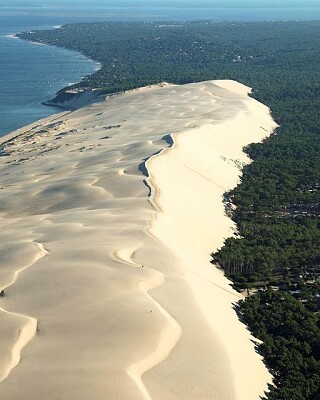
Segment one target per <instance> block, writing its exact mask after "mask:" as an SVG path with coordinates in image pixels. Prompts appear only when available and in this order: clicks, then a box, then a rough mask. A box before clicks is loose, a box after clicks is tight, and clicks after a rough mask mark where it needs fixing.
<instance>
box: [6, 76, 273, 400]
mask: <svg viewBox="0 0 320 400" xmlns="http://www.w3.org/2000/svg"><path fill="white" fill-rule="evenodd" d="M249 91H250V89H249V88H247V87H245V86H243V85H241V84H238V83H236V82H232V81H209V82H201V83H196V84H188V85H184V86H175V85H168V84H164V85H159V86H153V87H149V88H142V89H139V90H135V91H132V92H128V93H125V94H121V95H118V96H110V97H108V98H107V99H106V101H102V102H99V103H95V104H91V105H88V106H85V107H83V108H81V109H79V110H76V111H73V112H62V113H60V114H57V115H55V116H53V117H49V118H46V119H44V120H41V121H39V122H37V123H34V124H32V125H29V126H28V127H26V128H23V129H20V130H19V131H17V132H14V133H13V134H11V135H9V136H8V137H6V138H4V139H3V144H2V146H1V148H2V157H1V158H0V170H1V176H2V181H1V186H0V190H1V196H0V228H1V230H0V236H1V240H0V243H1V245H0V246H1V269H0V289H1V290H4V292H5V296H4V297H3V298H0V306H1V308H0V319H1V323H0V335H1V338H2V340H1V344H0V381H1V382H0V392H1V398H2V399H5V400H9V399H10V400H18V399H19V400H21V399H23V400H40V399H41V400H42V399H43V398H46V399H48V400H50V399H52V400H53V399H54V400H57V399H63V400H100V399H104V400H105V399H108V400H109V399H110V400H111V399H112V400H113V399H119V400H122V399H123V400H124V399H126V400H129V399H130V400H135V399H137V400H138V399H139V400H143V399H144V400H150V399H152V400H163V399H166V400H169V399H170V400H178V399H184V400H189V399H190V400H191V399H201V400H204V399H214V400H236V399H243V400H251V399H252V400H256V399H258V398H259V396H260V395H263V392H264V391H265V390H267V384H268V383H270V382H271V381H272V377H271V376H270V374H269V372H268V371H267V369H266V367H265V366H264V364H263V361H262V359H261V357H260V356H259V355H258V354H257V352H256V350H255V348H254V343H253V339H254V338H252V337H251V335H250V333H249V332H248V330H247V329H246V327H245V326H244V325H243V324H242V323H241V322H240V321H239V320H238V318H237V315H236V313H235V312H234V310H233V305H234V304H235V302H236V301H238V300H239V299H240V298H241V295H240V294H239V293H237V292H235V291H234V290H233V289H232V288H231V286H230V282H229V281H228V280H227V279H226V278H225V277H224V275H223V273H222V272H221V271H220V270H219V269H217V268H216V267H214V266H213V265H212V264H210V253H211V252H213V251H214V250H215V249H217V248H218V247H219V246H221V245H222V243H223V240H224V239H225V238H226V237H228V236H231V235H233V233H234V229H235V227H234V225H233V223H232V221H231V220H230V219H229V218H227V217H226V215H225V213H224V205H223V202H222V199H223V193H224V192H225V191H226V190H228V189H230V188H232V187H234V186H235V185H236V184H237V182H238V181H239V177H240V175H241V171H240V169H239V165H242V163H245V162H248V161H249V160H248V159H247V158H246V156H245V155H244V153H243V152H242V147H243V146H244V145H246V144H248V143H250V142H253V141H254V142H258V141H261V140H262V139H263V138H264V137H266V136H268V135H269V134H270V133H271V132H272V130H273V129H274V128H275V123H274V122H273V121H272V119H271V117H270V114H269V110H268V109H267V107H265V106H264V105H262V104H260V103H258V102H257V101H255V100H253V99H251V98H249V97H248V93H249Z"/></svg>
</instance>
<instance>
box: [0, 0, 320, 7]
mask: <svg viewBox="0 0 320 400" xmlns="http://www.w3.org/2000/svg"><path fill="white" fill-rule="evenodd" d="M68 4H70V5H77V4H83V5H84V4H87V5H92V6H94V5H95V6H96V5H101V6H103V5H104V6H118V7H119V6H144V7H145V6H155V7H161V6H163V7H240V8H242V7H272V8H273V7H320V0H0V6H17V5H21V6H32V5H34V6H38V7H39V6H41V5H46V6H47V5H52V6H54V5H68Z"/></svg>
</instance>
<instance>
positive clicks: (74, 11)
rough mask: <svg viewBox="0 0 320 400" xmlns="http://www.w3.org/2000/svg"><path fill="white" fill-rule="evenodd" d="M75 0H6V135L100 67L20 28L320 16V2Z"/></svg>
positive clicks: (2, 24)
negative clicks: (27, 37) (115, 1)
mask: <svg viewBox="0 0 320 400" xmlns="http://www.w3.org/2000/svg"><path fill="white" fill-rule="evenodd" d="M69 1H70V3H69V2H68V0H66V1H65V2H59V1H55V0H52V1H50V2H49V1H44V2H43V1H41V0H34V1H30V0H0V136H4V135H6V134H8V133H9V132H11V131H13V130H16V129H18V128H20V127H22V126H24V125H27V124H30V123H32V122H33V121H36V120H38V119H40V118H44V117H46V116H49V115H52V114H54V113H56V112H58V111H59V110H58V109H56V108H53V107H48V106H44V105H43V104H42V103H43V102H44V101H47V100H49V99H51V98H53V97H54V96H55V93H56V92H57V91H58V90H60V89H62V88H63V87H66V86H68V85H70V84H72V83H75V82H78V81H80V80H81V79H82V78H83V77H84V76H86V75H89V74H92V73H93V72H94V71H95V70H97V69H98V68H99V65H98V64H97V63H96V62H94V61H92V60H89V59H87V58H85V57H84V56H83V55H81V54H79V53H77V52H74V51H70V50H67V49H62V48H57V47H53V46H44V45H38V44H34V43H29V42H25V41H22V40H19V39H16V38H13V37H12V35H14V34H15V33H17V32H22V31H30V30H35V29H54V28H58V27H59V26H61V25H63V24H67V23H74V22H91V21H92V22H94V21H145V22H151V21H170V20H209V19H210V20H214V21H279V20H280V21H288V20H320V5H319V7H311V6H308V7H298V6H297V7H279V5H278V6H277V7H274V8H272V7H262V6H261V4H260V6H259V7H202V6H201V3H202V2H201V1H198V2H193V3H192V4H193V5H191V6H190V2H189V3H188V4H189V6H186V7H183V6H181V5H180V6H179V7H173V6H171V7H168V6H166V7H165V6H163V7H160V6H140V7H137V6H135V7H134V6H130V2H128V4H129V5H124V6H122V7H117V6H106V5H104V4H105V3H106V2H101V1H98V2H97V3H96V5H93V4H92V3H91V2H88V1H84V0H82V1H81V0H79V1H77V2H74V1H72V0H69ZM103 3H104V4H103ZM154 3H155V2H154ZM160 3H161V2H157V3H156V4H160ZM39 4H40V5H39ZM88 4H90V5H88ZM145 4H148V2H146V3H145ZM149 4H150V3H149Z"/></svg>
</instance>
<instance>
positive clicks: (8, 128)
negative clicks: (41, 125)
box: [2, 27, 101, 136]
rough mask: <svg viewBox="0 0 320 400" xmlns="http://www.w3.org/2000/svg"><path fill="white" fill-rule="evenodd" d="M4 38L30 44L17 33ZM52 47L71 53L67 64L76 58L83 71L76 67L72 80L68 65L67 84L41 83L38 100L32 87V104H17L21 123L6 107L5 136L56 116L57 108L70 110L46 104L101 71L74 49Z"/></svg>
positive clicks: (94, 63)
mask: <svg viewBox="0 0 320 400" xmlns="http://www.w3.org/2000/svg"><path fill="white" fill-rule="evenodd" d="M56 29H58V28H56ZM22 30H23V27H22ZM3 37H5V38H7V39H8V42H9V40H10V41H11V40H21V41H23V42H28V41H27V40H23V39H20V38H19V37H18V33H15V34H3ZM29 43H32V44H37V45H39V43H37V42H31V41H29ZM42 45H43V46H49V45H47V44H44V43H43V44H42ZM7 46H10V45H9V44H7ZM20 47H21V45H20ZM20 47H19V48H20ZM50 47H56V48H57V49H61V51H62V52H63V51H68V53H70V54H71V55H70V56H68V57H67V63H68V62H69V58H70V57H74V58H75V62H76V65H77V66H78V65H80V67H81V66H82V64H81V63H83V68H82V71H81V68H80V67H78V68H77V69H76V67H75V70H74V71H73V78H71V75H72V71H70V67H68V65H67V68H66V72H65V84H64V81H63V79H62V80H61V81H60V77H58V78H59V79H58V80H57V81H53V83H52V82H51V83H50V84H49V81H48V82H47V81H45V82H42V81H41V82H42V84H43V85H44V87H43V93H41V94H39V95H38V97H37V98H36V95H37V94H38V92H37V90H38V86H36V89H35V92H33V91H32V87H31V89H30V90H31V91H32V92H31V94H29V95H28V96H27V98H28V99H31V100H29V102H31V101H32V103H28V102H25V104H24V103H23V102H22V101H21V100H19V101H18V103H17V107H18V110H19V111H21V113H22V115H23V117H24V118H21V122H20V119H19V121H16V120H14V119H10V118H9V117H10V114H8V112H9V111H7V108H6V107H7V106H6V107H4V110H5V113H4V115H3V117H7V114H8V122H7V123H6V124H5V125H4V126H3V129H2V131H3V135H4V136H7V135H9V134H10V133H11V132H12V131H14V130H16V129H19V126H20V127H21V128H23V126H25V125H26V124H32V123H33V122H34V123H35V122H36V121H37V120H38V119H39V118H41V116H44V117H43V118H46V117H47V116H50V115H54V114H55V113H57V112H58V110H57V108H62V109H68V107H66V108H64V107H63V106H60V107H58V106H59V105H58V106H57V105H56V104H54V103H52V104H50V105H47V104H45V103H50V102H51V100H54V99H55V98H56V97H57V95H58V93H59V92H60V91H61V90H64V89H65V90H67V89H68V87H71V84H70V83H71V82H77V81H79V82H80V80H81V79H83V77H84V76H89V75H92V74H94V73H95V72H97V71H98V70H99V69H101V63H99V62H97V61H95V60H92V59H91V58H89V57H87V56H85V55H84V54H82V53H81V52H77V51H75V50H73V49H69V48H63V47H59V46H50ZM36 51H37V52H39V51H40V52H41V50H40V49H39V50H36V49H35V50H33V53H36ZM33 53H32V54H33ZM42 53H44V54H47V53H48V54H49V55H50V54H51V53H52V52H48V51H44V50H42ZM42 53H40V54H42ZM62 54H63V53H62ZM72 54H74V56H72ZM42 57H44V56H42ZM76 58H78V59H76ZM82 58H83V59H85V60H86V61H81V59H82ZM49 61H50V60H49ZM87 62H88V63H90V64H88V65H89V67H90V70H89V67H88V66H87V64H86V63H87ZM91 63H93V65H92V66H91ZM52 70H53V75H52V71H50V72H51V74H49V75H51V78H52V77H56V76H55V75H54V73H55V72H54V71H55V69H54V67H52ZM78 72H80V73H81V75H80V74H79V75H78V76H77V74H78ZM58 75H59V74H58ZM69 75H70V76H69ZM59 83H60V85H59ZM46 84H47V87H46V86H45V85H46ZM73 84H74V83H73ZM51 85H52V88H54V89H55V90H54V91H53V92H52V88H51ZM8 91H9V89H8V88H7V89H5V93H6V94H7V92H8ZM50 92H51V93H50ZM33 93H34V94H33ZM48 93H49V95H48ZM9 95H10V93H9ZM46 95H47V96H46ZM37 99H38V100H37ZM39 99H40V100H39ZM11 104H12V107H13V100H12V99H11V97H9V105H11ZM30 104H31V105H32V107H30ZM35 104H36V106H35ZM84 104H85V103H84V102H83V103H82V104H81V105H84ZM49 106H50V107H51V106H53V107H55V108H56V110H54V109H53V108H51V109H50V108H48V107H49ZM19 107H20V108H19ZM29 107H30V113H29V114H28V108H29ZM35 107H37V108H36V111H37V110H38V114H36V112H35ZM8 110H10V109H9V108H8ZM24 115H25V116H24ZM43 118H42V119H43Z"/></svg>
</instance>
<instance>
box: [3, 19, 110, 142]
mask: <svg viewBox="0 0 320 400" xmlns="http://www.w3.org/2000/svg"><path fill="white" fill-rule="evenodd" d="M52 28H54V29H60V28H61V25H60V26H56V27H50V29H52ZM19 33H22V32H17V33H14V34H4V35H3V37H6V38H8V39H14V40H22V41H24V42H29V43H32V44H35V45H41V46H51V47H56V48H60V49H64V50H67V51H69V52H71V53H74V54H77V55H78V56H81V57H83V58H84V59H86V60H87V61H90V62H93V63H94V68H93V71H92V73H89V74H87V75H85V76H82V78H81V80H82V79H84V78H85V77H86V76H91V75H93V74H94V73H96V72H97V71H99V70H100V69H101V68H102V64H101V63H100V62H99V61H96V60H93V59H91V58H89V57H88V56H86V55H84V54H83V53H82V52H79V51H76V50H74V49H70V48H68V47H61V46H54V45H49V44H46V43H39V42H35V41H31V40H26V39H21V38H20V37H19V36H18V35H19ZM81 80H79V82H75V83H72V85H74V84H78V83H80V82H81ZM72 85H70V84H69V85H67V86H63V87H61V88H60V89H57V91H56V92H55V94H54V95H53V97H51V96H50V98H48V99H47V100H46V101H43V102H42V103H41V104H42V105H45V106H46V107H55V108H61V109H63V110H68V107H64V106H63V105H56V104H54V100H55V99H56V98H57V96H58V94H59V92H61V91H63V90H68V88H69V87H71V86H72ZM51 102H52V104H50V103H51ZM39 105H40V102H39ZM84 105H85V104H84V103H82V104H81V106H84ZM48 110H50V109H49V108H48ZM57 113H59V111H58V110H56V111H52V114H50V115H49V117H50V116H53V115H55V114H57ZM44 118H47V117H44ZM44 118H42V119H44ZM37 121H38V120H37V119H34V121H33V122H30V124H28V125H31V124H33V123H36V122H37ZM24 126H25V125H24ZM24 126H21V127H20V128H16V129H14V130H11V131H10V132H7V133H5V134H4V136H0V140H1V139H2V138H3V137H6V136H8V135H10V134H11V133H12V132H14V131H16V130H18V129H23V128H24Z"/></svg>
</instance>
